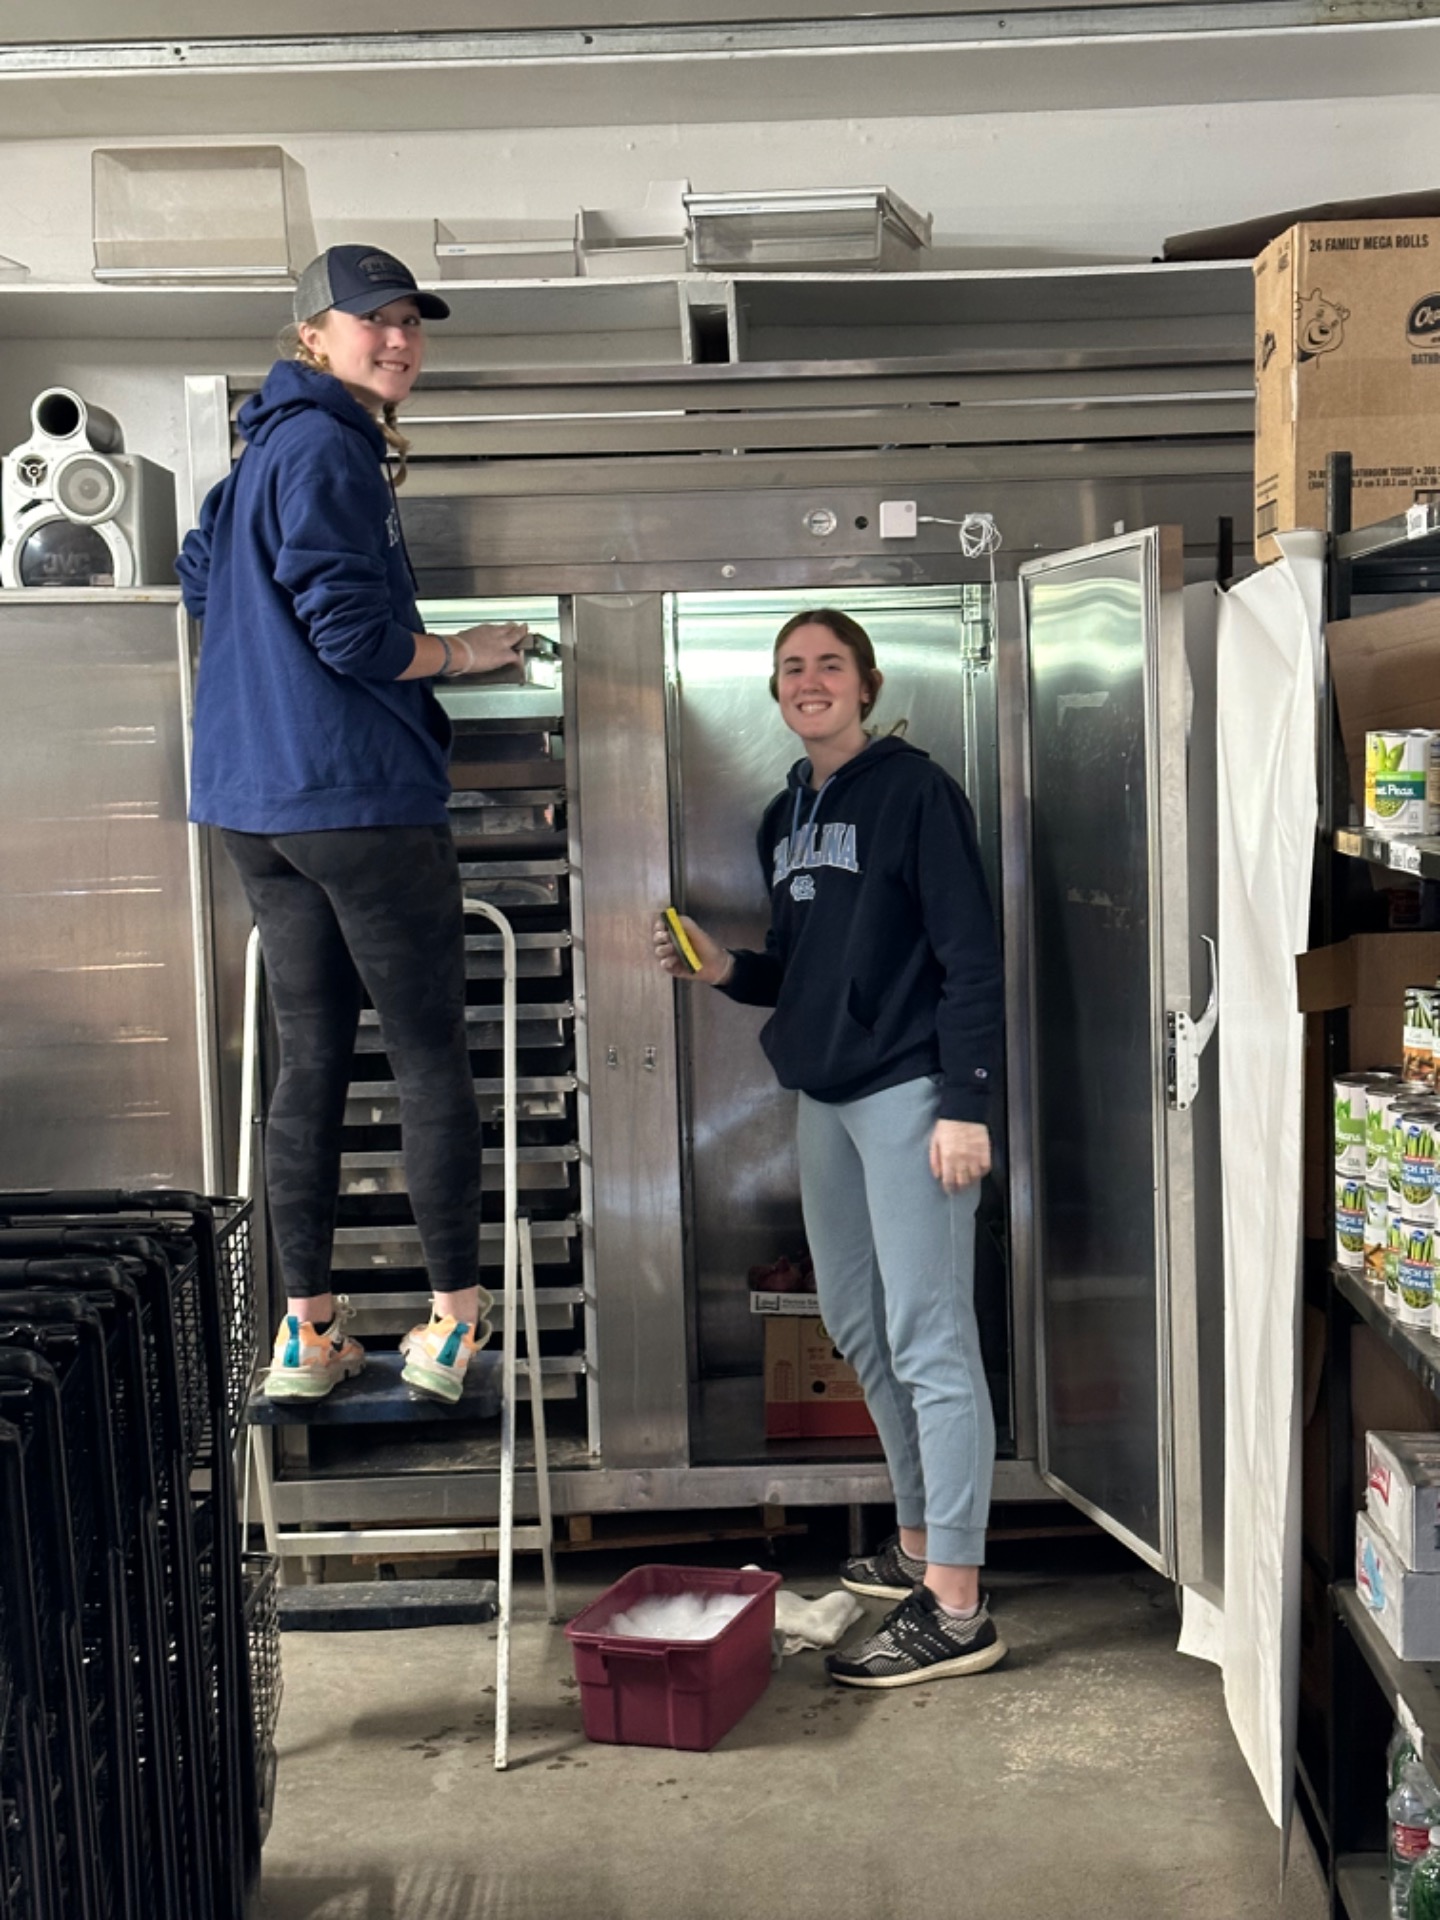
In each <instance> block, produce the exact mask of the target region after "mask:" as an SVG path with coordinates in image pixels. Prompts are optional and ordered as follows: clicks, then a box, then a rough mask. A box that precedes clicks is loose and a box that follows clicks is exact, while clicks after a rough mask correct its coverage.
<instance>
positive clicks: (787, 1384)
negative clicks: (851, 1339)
mask: <svg viewBox="0 0 1440 1920" xmlns="http://www.w3.org/2000/svg"><path fill="white" fill-rule="evenodd" d="M874 1431H875V1423H874V1421H873V1420H872V1419H871V1418H870V1415H869V1414H868V1413H867V1412H866V1410H865V1395H864V1393H863V1392H862V1391H861V1388H860V1382H859V1381H858V1380H857V1379H856V1377H855V1369H854V1368H853V1367H852V1366H851V1365H850V1363H849V1362H848V1361H847V1360H842V1359H841V1357H840V1355H839V1354H838V1353H837V1352H836V1351H835V1343H834V1341H833V1340H832V1339H831V1338H830V1336H829V1334H828V1333H826V1331H825V1327H824V1323H823V1322H822V1321H820V1320H818V1319H816V1318H815V1317H814V1315H813V1314H811V1315H809V1316H806V1317H803V1318H802V1317H799V1316H797V1315H795V1314H776V1315H772V1316H770V1317H768V1318H767V1319H766V1321H765V1435H766V1438H767V1439H770V1440H845V1439H852V1438H855V1437H857V1436H859V1435H861V1434H873V1433H874Z"/></svg>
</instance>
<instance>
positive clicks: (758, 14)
mask: <svg viewBox="0 0 1440 1920" xmlns="http://www.w3.org/2000/svg"><path fill="white" fill-rule="evenodd" d="M1107 4H1113V0H1067V4H1066V10H1068V11H1076V10H1082V11H1083V10H1087V9H1093V8H1096V7H1099V6H1102V5H1107ZM1149 4H1150V5H1151V6H1160V7H1164V6H1182V5H1186V6H1188V7H1189V10H1190V11H1191V12H1202V13H1204V12H1208V13H1214V14H1223V13H1231V14H1238V13H1239V12H1241V11H1242V9H1243V7H1244V5H1245V4H1246V0H1220V4H1213V0H1212V4H1211V5H1209V6H1200V7H1196V6H1195V5H1194V4H1193V0H1149ZM1054 5H1055V0H1009V4H1008V11H1009V12H1011V13H1020V12H1032V11H1039V10H1041V9H1043V8H1049V7H1052V6H1054ZM1006 10H1007V8H1006V7H1004V6H1001V7H998V8H997V4H996V0H865V4H864V5H862V6H855V7H852V6H849V5H847V4H845V0H480V4H477V0H410V4H409V5H408V6H407V7H403V8H397V6H396V5H395V0H232V4H231V5H229V6H226V7H223V8H218V7H216V5H215V0H124V6H123V8H122V7H121V6H119V5H118V4H117V0H6V4H5V5H4V6H3V8H0V25H3V32H4V39H3V41H0V45H4V44H9V43H12V42H24V41H37V42H47V43H50V44H58V43H60V42H64V41H72V40H79V41H84V40H153V39H162V40H164V39H172V38H173V39H181V40H206V39H235V38H248V37H250V36H257V37H268V36H271V35H274V36H278V37H284V38H291V37H295V36H300V35H307V34H317V33H345V34H356V33H391V32H395V31H403V32H405V33H430V32H449V31H460V32H471V33H485V32H506V31H524V30H526V29H531V30H540V29H544V28H554V27H575V28H581V29H583V28H587V27H589V28H605V27H620V26H662V25H663V26H698V25H706V24H718V23H720V22H728V21H740V20H756V19H765V18H767V17H768V18H773V19H780V20H824V19H829V18H832V17H834V16H837V15H838V16H839V17H841V18H845V17H847V16H849V15H851V14H854V15H857V16H868V17H870V18H877V17H878V18H889V17H893V16H898V15H905V14H967V13H970V14H982V13H983V14H993V13H995V12H997V11H1001V12H1004V11H1006ZM121 16H123V31H117V26H119V24H120V17H121Z"/></svg>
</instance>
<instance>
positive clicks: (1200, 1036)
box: [1165, 933, 1220, 1113]
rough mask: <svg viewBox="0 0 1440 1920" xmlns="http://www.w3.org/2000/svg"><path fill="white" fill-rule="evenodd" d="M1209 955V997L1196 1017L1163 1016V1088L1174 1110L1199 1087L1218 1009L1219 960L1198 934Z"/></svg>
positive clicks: (1183, 1107)
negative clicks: (1201, 1069) (1201, 1058)
mask: <svg viewBox="0 0 1440 1920" xmlns="http://www.w3.org/2000/svg"><path fill="white" fill-rule="evenodd" d="M1201 937H1202V938H1203V940H1204V942H1205V950H1206V952H1207V953H1208V954H1209V955H1210V997H1209V999H1208V1000H1207V1001H1206V1004H1205V1011H1204V1013H1202V1014H1201V1016H1200V1018H1199V1019H1198V1020H1192V1019H1191V1018H1190V1015H1189V1014H1188V1013H1185V1012H1183V1011H1181V1012H1172V1013H1167V1014H1166V1016H1165V1092H1166V1097H1167V1099H1168V1100H1169V1103H1170V1105H1171V1107H1172V1108H1173V1109H1174V1110H1175V1112H1176V1113H1188V1112H1189V1111H1190V1109H1191V1107H1192V1106H1193V1105H1194V1104H1195V1098H1196V1095H1197V1094H1198V1093H1199V1091H1200V1056H1201V1054H1203V1053H1204V1051H1205V1049H1206V1047H1207V1046H1209V1044H1210V1041H1211V1038H1212V1037H1213V1035H1214V1032H1215V1022H1216V1020H1217V1019H1218V1017H1219V1013H1220V962H1219V960H1218V958H1217V956H1216V952H1215V942H1214V941H1213V940H1212V939H1211V938H1210V936H1209V934H1208V933H1207V934H1203V935H1202V936H1201Z"/></svg>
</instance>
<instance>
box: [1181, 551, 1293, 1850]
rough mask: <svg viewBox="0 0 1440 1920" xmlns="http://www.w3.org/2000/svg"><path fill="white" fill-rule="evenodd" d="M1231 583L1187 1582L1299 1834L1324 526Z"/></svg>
mask: <svg viewBox="0 0 1440 1920" xmlns="http://www.w3.org/2000/svg"><path fill="white" fill-rule="evenodd" d="M1281 545H1282V547H1283V549H1284V556H1285V557H1284V558H1283V559H1282V560H1279V561H1277V562H1275V563H1274V564H1273V565H1271V566H1268V567H1265V568H1263V569H1262V570H1261V571H1260V572H1259V573H1256V574H1254V575H1252V576H1251V577H1250V578H1249V579H1247V580H1244V581H1242V582H1241V583H1240V584H1239V585H1238V586H1236V587H1235V588H1233V589H1232V590H1231V591H1230V592H1229V593H1227V594H1225V595H1223V596H1222V599H1221V606H1220V622H1219V640H1218V660H1217V701H1216V705H1217V728H1218V761H1219V765H1218V788H1219V793H1218V807H1219V880H1220V913H1219V949H1220V1031H1219V1043H1220V1103H1221V1125H1222V1138H1221V1160H1222V1167H1223V1172H1224V1234H1225V1286H1226V1298H1225V1401H1226V1415H1225V1599H1224V1606H1223V1610H1222V1609H1221V1608H1217V1607H1216V1606H1215V1605H1214V1604H1213V1603H1212V1602H1210V1601H1208V1600H1206V1599H1205V1598H1204V1597H1203V1596H1201V1595H1199V1594H1194V1593H1187V1594H1186V1596H1185V1624H1184V1628H1183V1630H1182V1633H1181V1639H1180V1646H1181V1650H1182V1652H1186V1653H1193V1654H1196V1655H1198V1656H1200V1657H1201V1658H1205V1659H1213V1660H1217V1661H1218V1663H1219V1665H1220V1667H1221V1669H1222V1672H1223V1674H1224V1679H1225V1702H1226V1706H1227V1708H1228V1710H1229V1714H1230V1721H1231V1725H1232V1726H1233V1727H1234V1729H1235V1736H1236V1739H1237V1740H1238V1741H1239V1744H1240V1748H1241V1750H1242V1752H1243V1753H1244V1755H1245V1758H1246V1760H1247V1762H1248V1763H1249V1766H1250V1769H1251V1771H1252V1773H1253V1774H1254V1775H1255V1779H1256V1781H1257V1782H1258V1784H1259V1787H1260V1792H1261V1794H1262V1796H1263V1798H1264V1801H1265V1805H1266V1807H1267V1809H1268V1810H1269V1813H1270V1815H1271V1818H1272V1819H1273V1820H1274V1821H1275V1822H1276V1824H1277V1826H1279V1827H1280V1829H1281V1831H1282V1833H1288V1831H1289V1825H1290V1814H1291V1809H1292V1805H1293V1798H1294V1765H1295V1718H1296V1705H1297V1697H1298V1688H1299V1667H1300V1428H1301V1390H1300V1304H1301V1293H1300V1232H1301V1183H1302V1139H1301V1133H1302V1091H1303V1072H1304V1044H1305V1029H1304V1019H1303V1016H1302V1015H1301V1014H1300V1013H1299V1012H1298V1011H1297V1009H1296V996H1295V956H1296V955H1297V954H1298V953H1301V952H1303V950H1304V948H1305V945H1306V939H1307V931H1308V922H1309V914H1310V883H1311V872H1312V867H1313V862H1314V852H1315V829H1316V778H1315V766H1316V753H1315V748H1316V714H1317V695H1318V689H1319V674H1320V631H1321V609H1322V605H1323V597H1322V596H1323V579H1324V573H1323V552H1324V537H1323V535H1321V534H1318V533H1316V534H1308V533H1296V534H1287V535H1284V536H1283V537H1282V540H1281Z"/></svg>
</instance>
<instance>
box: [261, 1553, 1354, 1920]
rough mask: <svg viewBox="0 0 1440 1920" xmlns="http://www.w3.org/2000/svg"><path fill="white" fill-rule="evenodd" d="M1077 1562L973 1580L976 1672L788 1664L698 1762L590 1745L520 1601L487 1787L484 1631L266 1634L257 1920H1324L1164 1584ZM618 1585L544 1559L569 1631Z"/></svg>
mask: <svg viewBox="0 0 1440 1920" xmlns="http://www.w3.org/2000/svg"><path fill="white" fill-rule="evenodd" d="M643 1557H645V1556H641V1555H636V1556H631V1560H632V1561H634V1560H636V1559H640V1558H643ZM652 1557H655V1558H660V1557H663V1556H661V1555H658V1554H656V1555H654V1556H652ZM668 1557H670V1558H672V1559H680V1558H683V1557H684V1556H683V1555H675V1554H672V1555H670V1556H668ZM695 1557H696V1558H697V1559H698V1558H703V1557H710V1558H713V1556H703V1555H696V1556H695ZM749 1557H750V1555H749V1553H748V1552H747V1551H746V1550H745V1549H744V1548H743V1547H742V1548H741V1549H740V1550H739V1552H738V1553H737V1554H736V1555H735V1556H734V1558H733V1559H732V1560H731V1562H730V1564H735V1562H736V1561H737V1560H744V1559H747V1558H749ZM1052 1557H1053V1556H1052ZM1085 1557H1086V1556H1084V1555H1083V1554H1082V1555H1081V1556H1080V1558H1081V1559H1084V1558H1085ZM1075 1558H1076V1556H1075V1555H1074V1554H1073V1553H1072V1554H1070V1555H1069V1556H1068V1559H1069V1561H1070V1562H1071V1563H1072V1564H1070V1565H1069V1566H1068V1568H1067V1570H1066V1571H1064V1572H1063V1573H1062V1572H1056V1571H1046V1570H1044V1569H1043V1568H1037V1567H1035V1566H1034V1565H1032V1566H1031V1567H1030V1569H1029V1570H1028V1571H1027V1570H1023V1569H1019V1568H1011V1569H1009V1570H1004V1569H1002V1570H999V1571H995V1570H993V1569H992V1572H991V1574H990V1576H989V1579H990V1584H991V1588H992V1593H993V1598H994V1604H995V1608H996V1617H997V1620H998V1621H999V1622H1000V1624H1001V1627H1002V1631H1003V1633H1004V1635H1005V1637H1006V1639H1007V1641H1008V1642H1009V1645H1010V1647H1011V1649H1012V1652H1011V1657H1010V1659H1009V1661H1008V1662H1007V1663H1006V1664H1005V1665H1004V1666H1003V1667H1001V1668H999V1669H997V1670H996V1671H994V1672H992V1673H990V1674H985V1675H980V1676H977V1677H975V1678H973V1679H966V1680H952V1681H945V1682H939V1683H935V1684H932V1685H930V1686H925V1687H916V1688H907V1689H904V1690H901V1691H898V1692H892V1693H888V1694H861V1693H855V1692H850V1691H846V1690H842V1689H839V1688H835V1687H832V1686H830V1685H829V1683H828V1682H827V1681H826V1679H825V1676H824V1673H823V1671H822V1669H821V1665H820V1656H819V1655H818V1654H803V1655H800V1656H798V1657H796V1658H793V1659H790V1660H787V1661H786V1662H785V1665H784V1668H783V1670H782V1671H781V1672H780V1673H778V1674H776V1675H775V1677H774V1680H773V1681H772V1684H771V1687H770V1690H769V1692H768V1694H767V1695H766V1696H765V1698H764V1699H763V1700H762V1701H761V1702H760V1704H759V1705H758V1706H757V1707H756V1708H754V1710H753V1711H752V1712H751V1713H750V1714H749V1715H748V1716H747V1718H746V1719H745V1720H743V1721H742V1722H741V1723H740V1725H739V1726H738V1727H737V1728H736V1729H735V1730H734V1732H733V1733H731V1734H730V1735H729V1736H728V1737H727V1738H726V1739H725V1740H724V1741H723V1742H722V1743H721V1745H720V1746H719V1747H718V1748H716V1750H715V1751H714V1752H713V1753H710V1754H684V1753H673V1752H667V1751H659V1750H653V1749H644V1748H634V1747H602V1746H591V1745H588V1744H587V1743H586V1741H585V1738H584V1735H583V1733H582V1731H581V1724H580V1708H579V1701H578V1694H577V1689H576V1685H575V1680H574V1676H573V1672H572V1669H571V1662H570V1657H569V1649H568V1647H567V1644H566V1642H565V1640H564V1638H563V1636H562V1635H561V1633H560V1630H559V1629H558V1628H553V1627H550V1626H548V1625H546V1624H545V1622H544V1621H543V1620H542V1619H541V1617H540V1610H539V1608H538V1607H537V1606H536V1604H535V1601H536V1592H535V1589H534V1587H533V1586H532V1585H531V1584H530V1583H529V1582H528V1581H527V1584H526V1587H525V1590H524V1595H523V1604H522V1607H521V1608H520V1610H519V1611H518V1612H517V1633H516V1647H515V1688H516V1692H515V1708H514V1714H513V1719H512V1749H511V1751H512V1769H511V1771H510V1772H509V1773H508V1774H505V1775H497V1774H496V1773H495V1772H494V1770H493V1767H492V1760H491V1740H492V1730H493V1702H494V1694H493V1688H492V1685H491V1681H492V1676H493V1660H494V1645H493V1628H480V1629H467V1628H458V1627H440V1628H431V1629H427V1630H423V1631H412V1632H404V1633H392V1634H381V1633H373V1634H370V1633H367V1634H346V1635H341V1636H322V1635H313V1634H287V1635H286V1636H285V1641H284V1656H285V1702H284V1709H283V1712H282V1716H281V1722H280V1734H279V1746H280V1776H279V1789H278V1793H277V1804H276V1811H275V1820H274V1826H273V1828H272V1831H271V1834H270V1839H269V1843H268V1845H267V1847H266V1853H265V1867H266V1871H265V1883H264V1894H263V1899H262V1912H263V1915H264V1920H572V1917H573V1920H660V1917H661V1916H667V1917H668V1916H674V1917H675V1920H748V1916H752V1915H753V1916H759V1915H764V1916H767V1920H769V1916H777V1917H779V1916H783V1917H784V1920H875V1917H876V1916H877V1915H902V1914H915V1915H919V1914H927V1913H928V1914H931V1915H935V1916H940V1917H941V1920H949V1917H950V1916H962V1915H963V1916H967V1917H968V1916H983V1917H984V1920H1011V1917H1012V1916H1013V1917H1014V1920H1021V1916H1024V1920H1034V1916H1036V1915H1046V1914H1057V1913H1065V1914H1066V1915H1069V1916H1075V1920H1187V1917H1188V1916H1191V1915H1194V1916H1196V1920H1217V1916H1218V1917H1220V1920H1251V1916H1262V1915H1263V1916H1267V1920H1322V1917H1323V1915H1324V1913H1325V1902H1324V1896H1323V1891H1322V1888H1321V1885H1320V1881H1319V1877H1318V1875H1317V1873H1316V1871H1315V1868H1314V1865H1313V1862H1312V1860H1311V1857H1310V1855H1309V1853H1308V1851H1307V1850H1306V1848H1305V1846H1304V1843H1303V1840H1300V1839H1299V1838H1298V1836H1297V1844H1296V1847H1295V1858H1294V1860H1293V1862H1292V1867H1291V1872H1290V1876H1289V1879H1288V1882H1287V1884H1286V1887H1285V1889H1284V1892H1283V1894H1282V1893H1281V1892H1280V1890H1279V1887H1278V1862H1279V1848H1278V1842H1277V1836H1276V1834H1275V1831H1274V1829H1273V1828H1272V1827H1271V1826H1270V1824H1269V1822H1268V1821H1267V1819H1266V1817H1265V1814H1264V1812H1263V1810H1262V1808H1261V1805H1260V1802H1259V1798H1258V1796H1257V1794H1256V1792H1255V1789H1254V1787H1253V1785H1252V1783H1251V1780H1250V1777H1249V1775H1248V1773H1247V1771H1246V1769H1245V1766H1244V1764H1243V1762H1242V1761H1241V1759H1240V1756H1239V1754H1238V1752H1237V1751H1236V1749H1235V1746H1234V1743H1233V1741H1232V1739H1231V1736H1230V1733H1229V1729H1228V1726H1227V1723H1226V1719H1225V1712H1224V1707H1223V1703H1222V1700H1221V1692H1220V1681H1219V1677H1218V1675H1217V1674H1216V1673H1215V1671H1214V1670H1213V1669H1212V1668H1210V1667H1207V1666H1202V1665H1200V1664H1198V1663H1197V1662H1194V1661H1190V1660H1185V1659H1182V1658H1181V1657H1180V1656H1179V1655H1178V1654H1176V1653H1175V1651H1174V1646H1175V1636H1176V1624H1177V1623H1176V1616H1175V1610H1174V1604H1173V1600H1172V1597H1171V1593H1170V1590H1169V1588H1168V1587H1167V1586H1166V1585H1165V1584H1164V1583H1163V1582H1162V1581H1160V1580H1158V1579H1157V1578H1156V1577H1155V1576H1153V1575H1152V1574H1150V1573H1149V1572H1148V1571H1146V1570H1144V1569H1142V1568H1140V1567H1139V1566H1138V1563H1134V1562H1129V1561H1128V1559H1127V1558H1126V1557H1125V1556H1122V1555H1120V1554H1119V1551H1118V1550H1115V1549H1105V1550H1102V1551H1100V1552H1099V1553H1092V1554H1090V1555H1089V1559H1090V1561H1091V1565H1090V1569H1089V1570H1088V1571H1077V1570H1076V1569H1075V1567H1074V1565H1073V1562H1074V1560H1075ZM809 1560H810V1565H809V1567H808V1568H802V1567H800V1566H798V1565H796V1564H795V1563H794V1561H793V1559H792V1561H791V1564H787V1565H782V1571H783V1572H784V1573H785V1575H786V1579H787V1583H788V1584H790V1585H792V1586H794V1587H796V1588H797V1589H799V1590H800V1591H802V1592H805V1593H807V1594H811V1595H814V1594H818V1593H821V1592H823V1591H825V1590H826V1587H827V1586H828V1585H830V1584H833V1583H832V1582H830V1581H828V1580H826V1579H825V1578H823V1577H817V1576H818V1567H817V1564H816V1556H815V1555H814V1553H813V1552H812V1553H811V1554H810V1556H809ZM819 1564H820V1565H823V1564H824V1562H823V1561H822V1562H820V1563H819ZM624 1565H625V1562H623V1561H615V1562H611V1561H609V1560H604V1561H601V1560H598V1559H594V1558H590V1557H588V1556H576V1557H568V1558H565V1559H563V1560H562V1562H561V1574H562V1581H563V1590H562V1601H563V1609H564V1613H565V1615H566V1617H568V1616H569V1615H570V1614H572V1613H574V1612H575V1611H577V1610H578V1608H579V1607H580V1606H581V1605H582V1604H583V1603H584V1602H585V1601H586V1600H588V1599H589V1598H591V1597H593V1595H594V1594H595V1593H596V1592H599V1591H600V1590H602V1589H603V1587H604V1586H606V1585H608V1584H609V1582H610V1581H611V1580H612V1579H614V1578H616V1577H618V1574H619V1573H620V1572H621V1571H623V1569H624ZM881 1611H882V1608H881V1607H880V1606H879V1605H878V1604H876V1605H875V1606H874V1607H873V1609H872V1612H873V1614H874V1615H875V1616H877V1617H878V1614H879V1613H880V1612H881Z"/></svg>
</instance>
